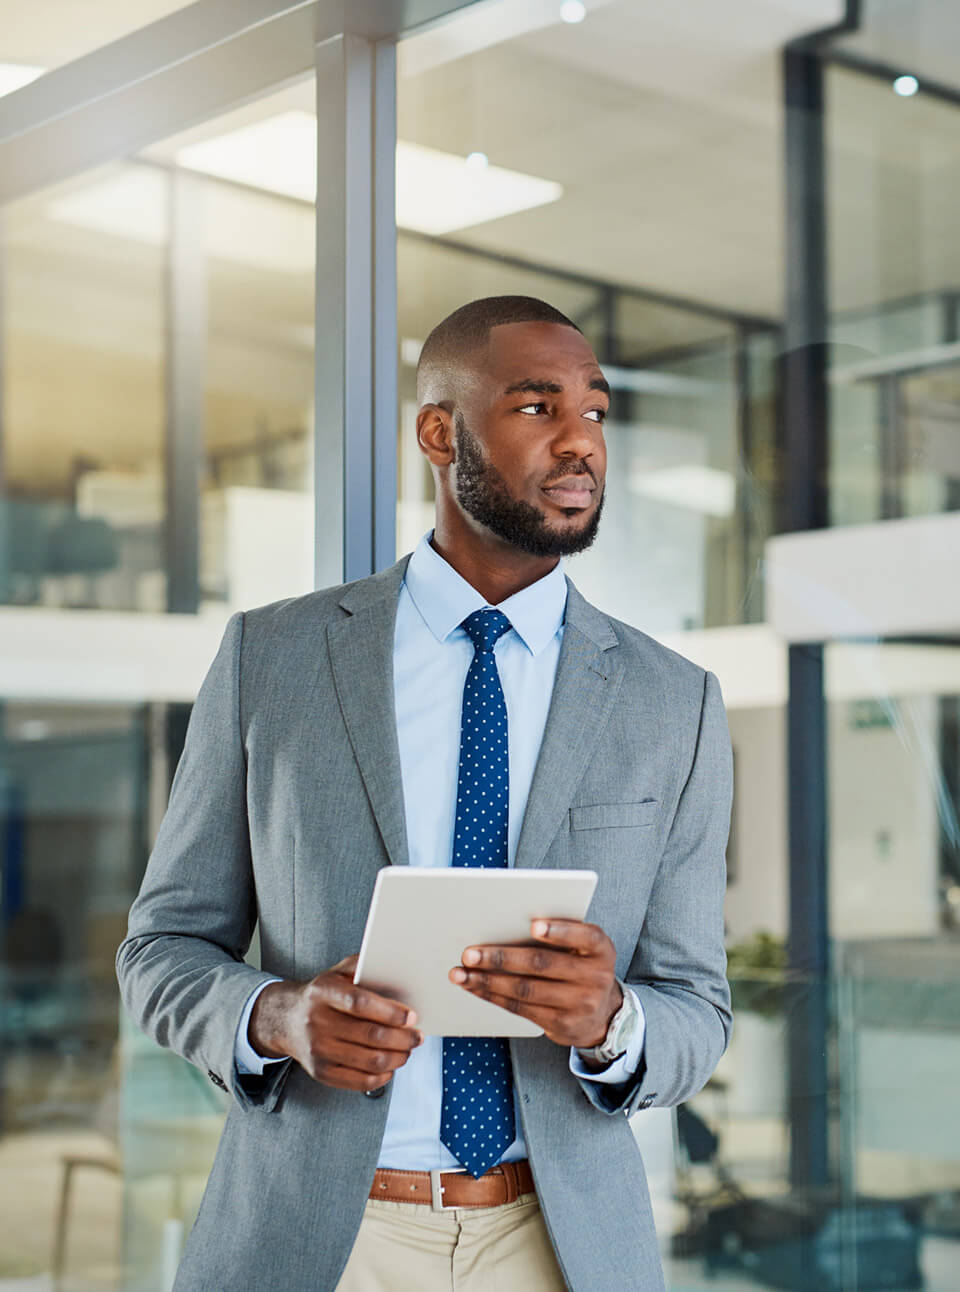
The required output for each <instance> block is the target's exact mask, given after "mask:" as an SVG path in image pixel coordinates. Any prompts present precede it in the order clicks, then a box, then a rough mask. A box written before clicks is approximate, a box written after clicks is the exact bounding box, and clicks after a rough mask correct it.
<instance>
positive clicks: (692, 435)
mask: <svg viewBox="0 0 960 1292" xmlns="http://www.w3.org/2000/svg"><path fill="white" fill-rule="evenodd" d="M498 12H499V14H500V17H501V18H502V22H501V23H499V24H498V25H497V28H496V32H497V34H496V37H495V38H494V39H491V31H492V28H491V27H489V26H486V27H484V26H482V24H481V23H480V19H479V16H477V15H469V14H467V15H464V16H463V17H462V18H459V19H454V20H451V21H450V22H449V23H448V24H447V26H446V27H444V28H440V29H437V30H436V31H434V32H432V33H430V32H428V33H426V34H424V35H420V36H415V37H413V38H412V39H410V40H408V41H406V42H404V43H403V44H402V45H401V47H400V50H399V60H400V61H399V67H400V79H399V91H398V131H399V140H398V150H397V188H398V203H397V212H398V223H399V225H400V233H399V240H398V264H399V284H400V291H399V298H400V320H399V326H400V336H401V363H402V365H403V366H402V370H401V409H400V439H399V461H400V472H399V507H398V550H399V551H401V552H403V551H408V550H410V548H412V547H413V546H414V545H415V544H416V542H417V540H418V539H419V538H420V536H421V535H422V534H423V533H424V532H425V530H426V529H427V528H428V527H429V525H430V523H431V522H430V518H431V515H432V507H431V504H432V481H431V478H430V474H429V471H428V470H427V469H426V467H425V463H424V461H423V460H422V457H421V455H420V454H419V450H418V449H417V446H416V441H415V437H414V435H413V419H414V417H415V413H416V406H415V391H414V384H413V378H414V367H415V364H416V359H417V356H418V353H419V345H420V344H421V343H422V341H423V340H424V338H425V336H426V334H427V332H428V331H429V330H430V328H432V327H433V326H434V325H435V324H436V323H438V322H439V321H440V320H441V319H442V318H444V317H445V316H446V315H447V314H448V313H450V312H451V311H452V310H453V309H455V308H456V307H457V306H459V305H462V304H463V303H464V302H466V301H468V300H470V299H472V298H475V297H478V296H485V295H497V294H519V295H532V296H538V297H541V298H543V299H545V300H547V301H548V302H550V303H551V304H553V305H555V306H556V307H557V308H558V309H560V310H562V311H564V312H565V313H567V315H568V316H569V317H570V318H571V319H572V320H573V321H574V322H575V323H576V324H577V325H578V326H579V327H581V329H582V330H583V332H584V334H585V335H586V336H587V338H588V339H589V340H590V341H591V343H592V345H593V347H594V349H595V351H596V353H597V356H598V358H599V360H600V362H601V365H602V366H603V367H604V370H605V372H606V374H607V377H608V379H609V381H610V383H611V386H612V387H613V390H614V396H615V398H614V402H613V407H612V410H611V416H610V418H609V420H608V421H607V444H608V454H609V470H608V475H607V486H606V504H605V511H604V521H603V525H602V526H601V529H600V534H599V537H598V539H597V542H596V544H595V546H594V547H593V548H592V549H590V550H589V551H588V552H586V553H584V554H582V555H580V556H578V557H576V558H574V559H572V560H571V562H570V574H571V576H572V577H573V578H574V580H575V581H576V582H577V584H578V586H579V587H580V588H581V590H582V591H584V592H585V593H586V595H588V596H590V597H592V598H593V599H595V600H597V601H598V602H599V603H600V604H601V605H603V606H604V607H605V608H606V609H608V610H609V611H610V612H611V613H613V614H615V615H617V616H619V617H621V618H623V619H625V620H627V621H629V622H631V623H636V624H640V625H642V626H643V627H644V628H645V629H647V630H649V631H651V632H654V633H657V632H675V631H683V630H685V629H691V628H702V627H708V626H716V625H726V624H738V623H743V622H752V621H755V620H757V619H760V618H762V595H761V588H760V581H759V580H758V579H757V577H756V562H757V559H758V555H759V552H760V551H761V549H762V543H763V540H764V538H765V537H766V536H767V535H768V534H769V533H770V532H771V530H772V526H773V496H774V495H773V492H772V490H771V489H770V488H765V487H762V486H761V487H758V484H757V482H758V481H759V480H761V479H762V478H763V476H764V473H765V472H766V473H767V477H768V484H769V473H770V471H771V469H772V467H773V465H774V464H773V463H772V460H771V454H770V452H769V445H770V420H771V416H772V412H771V410H772V383H773V374H772V363H773V359H774V356H775V346H774V345H773V343H772V339H773V338H774V337H775V336H776V335H777V331H776V324H775V321H774V318H773V309H774V306H775V301H776V297H777V282H776V274H777V272H778V265H777V258H776V250H775V230H776V219H777V215H776V209H775V206H774V205H773V203H772V202H771V203H770V204H769V205H764V204H763V203H757V202H756V201H753V200H751V201H750V202H746V201H742V200H740V198H739V197H738V196H737V192H736V186H735V184H734V185H728V184H727V182H726V181H724V184H723V185H722V186H719V185H717V184H715V183H714V182H713V179H715V178H716V177H717V176H718V175H719V174H720V170H721V167H730V168H733V169H734V171H736V172H738V173H739V172H743V173H744V179H745V180H746V172H747V171H751V178H752V179H758V180H759V182H760V183H761V185H762V186H763V188H764V190H766V189H767V188H768V187H769V185H770V184H771V182H772V173H771V172H770V171H769V170H768V169H765V168H764V163H763V162H761V163H759V164H758V163H756V162H755V161H754V160H753V158H752V157H751V155H750V152H749V147H750V145H749V144H748V142H747V140H748V137H749V134H750V132H749V131H748V130H745V128H744V126H743V123H742V122H740V121H739V120H738V118H737V113H736V105H735V104H734V103H733V102H732V101H731V100H730V99H728V98H727V97H726V96H723V95H721V96H719V98H718V100H715V101H712V102H711V107H710V119H711V122H713V123H714V126H715V132H714V133H715V141H713V140H712V141H711V142H709V143H708V140H707V137H706V134H705V133H704V128H705V123H704V119H703V118H702V117H701V115H700V111H699V109H698V108H697V107H696V106H695V105H694V103H692V102H691V101H690V97H689V96H690V93H691V86H690V85H689V84H687V85H685V86H684V87H682V89H678V90H677V92H675V93H669V92H667V91H666V89H665V87H664V86H662V85H658V84H655V83H654V81H655V79H656V78H652V77H651V73H650V69H649V67H647V68H641V66H640V64H638V63H637V62H636V61H635V60H631V59H630V58H628V57H627V56H626V52H625V51H626V50H627V49H629V48H631V42H636V43H635V48H644V47H647V46H649V43H650V40H651V25H652V26H653V29H654V30H656V31H657V34H658V36H660V37H662V38H663V39H664V40H666V41H667V42H668V43H669V44H670V45H671V48H674V49H676V50H679V48H680V47H681V46H682V47H683V48H685V49H689V47H690V45H691V40H690V33H689V32H685V33H683V34H682V35H681V33H680V32H679V31H678V30H675V29H671V30H670V32H669V34H667V33H665V32H662V31H659V29H658V28H657V27H656V24H652V19H651V15H649V14H647V13H643V14H641V12H640V11H638V10H637V9H636V6H633V5H629V4H625V3H616V2H615V3H612V4H607V5H603V6H600V7H598V8H597V9H596V11H595V12H594V11H593V10H591V11H590V12H589V14H588V16H587V20H586V21H584V22H582V23H579V24H572V23H568V22H564V21H561V18H560V6H558V7H557V11H556V13H553V12H551V13H550V15H549V16H547V14H546V11H544V12H543V14H542V15H541V16H540V17H539V18H538V19H537V20H536V21H535V20H534V19H533V17H532V16H531V15H530V14H527V15H526V18H525V19H524V20H523V21H521V19H520V16H519V11H518V10H516V9H514V10H512V11H510V12H509V13H508V12H507V11H506V10H505V9H504V8H503V7H501V9H500V10H499V11H498ZM692 43H693V44H694V45H697V44H698V42H697V41H696V40H694V41H693V42H692ZM702 53H703V51H701V55H702ZM757 111H758V112H759V113H761V114H766V115H767V117H768V118H769V121H770V124H771V127H772V124H773V121H774V116H775V111H774V100H773V98H772V95H768V96H766V98H765V99H764V96H762V95H760V96H758V102H757ZM518 122H523V129H522V130H518V129H517V123H518ZM718 123H722V125H721V124H718ZM711 152H712V153H713V154H716V153H718V152H719V153H722V157H723V161H722V163H721V162H720V161H719V160H718V158H717V156H716V155H714V156H712V157H711ZM668 159H669V160H668ZM758 171H759V175H758V174H757V172H758ZM653 176H655V177H656V179H655V182H653V181H652V177H653ZM711 177H713V179H712V178H711ZM721 187H722V194H721V192H720V189H721ZM708 190H709V194H710V195H709V200H708V199H707V196H706V195H707V191H708ZM438 193H440V194H442V201H441V200H440V199H439V198H438V196H437V195H438ZM705 203H707V204H706V205H704V204H705ZM708 211H709V216H708V214H707V213H708ZM741 223H742V225H743V226H744V227H743V229H742V230H738V232H737V234H736V235H735V236H732V235H731V236H728V234H729V230H730V227H731V226H732V225H740V224H741ZM748 237H749V238H750V239H752V245H753V257H752V264H751V272H750V273H749V274H746V273H743V274H739V276H738V271H737V269H736V266H737V265H740V264H741V263H742V261H741V255H742V252H741V245H742V243H743V242H745V241H746V240H747V238H748ZM767 310H769V311H771V315H770V318H769V320H768V319H766V318H765V317H764V315H765V312H766V311H767ZM754 312H756V315H757V317H754V316H753V315H754ZM761 337H766V338H767V339H768V342H769V344H766V345H764V344H758V340H759V338H761ZM764 370H766V371H765V372H764ZM761 391H765V392H766V393H765V394H763V395H761Z"/></svg>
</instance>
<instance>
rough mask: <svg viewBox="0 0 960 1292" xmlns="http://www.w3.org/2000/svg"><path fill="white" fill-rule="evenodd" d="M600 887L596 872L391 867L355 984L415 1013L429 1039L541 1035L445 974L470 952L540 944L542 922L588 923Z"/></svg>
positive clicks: (371, 917)
mask: <svg viewBox="0 0 960 1292" xmlns="http://www.w3.org/2000/svg"><path fill="white" fill-rule="evenodd" d="M596 886H597V876H596V872H595V871H592V870H509V869H503V870H499V869H498V870H493V869H484V868H480V867H478V868H476V869H474V868H471V867H467V866H451V867H445V868H443V869H434V868H433V867H430V866H385V867H384V868H383V869H382V870H381V871H380V873H379V874H378V876H377V883H376V887H375V888H374V890H373V900H372V901H371V903H370V912H369V914H368V915H367V927H366V929H365V930H364V934H363V942H362V943H361V946H360V959H359V963H358V964H357V971H356V973H355V974H354V979H353V980H354V982H355V983H360V984H362V985H363V986H365V987H370V988H371V989H372V990H373V991H376V992H379V993H380V995H382V996H390V997H391V998H393V999H394V1000H402V1001H403V1003H404V1004H405V1005H409V1006H411V1007H412V1008H413V1009H415V1010H416V1011H417V1014H418V1016H419V1021H418V1023H417V1026H418V1027H419V1028H420V1030H421V1031H422V1032H423V1034H424V1035H425V1036H540V1035H541V1034H542V1032H543V1029H542V1028H541V1027H538V1026H537V1024H536V1023H531V1022H530V1020H529V1019H526V1018H521V1017H520V1016H519V1015H517V1014H513V1013H511V1012H510V1010H506V1009H501V1007H500V1006H499V1005H494V1004H491V1002H490V1001H488V1000H481V999H480V998H479V997H478V996H474V995H472V994H471V993H470V992H468V991H465V990H464V989H463V987H459V986H458V985H457V984H456V983H454V982H451V981H450V979H449V977H448V976H447V975H448V974H449V972H450V970H451V969H453V968H454V966H455V965H458V964H460V957H461V955H462V954H463V952H464V950H465V948H466V947H468V946H474V945H479V944H481V943H527V944H528V945H535V943H534V942H533V940H532V939H531V937H530V921H531V920H533V919H536V918H537V917H538V916H542V917H545V918H550V917H553V918H555V919H571V920H582V919H583V918H584V916H585V915H586V912H587V907H588V906H589V905H590V899H591V897H592V896H593V890H594V889H595V888H596Z"/></svg>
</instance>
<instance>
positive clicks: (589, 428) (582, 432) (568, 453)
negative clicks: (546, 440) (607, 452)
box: [552, 412, 604, 466]
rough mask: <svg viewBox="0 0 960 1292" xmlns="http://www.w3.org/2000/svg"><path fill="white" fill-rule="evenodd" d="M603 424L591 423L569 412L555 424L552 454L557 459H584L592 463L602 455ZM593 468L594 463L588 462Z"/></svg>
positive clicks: (575, 413)
mask: <svg viewBox="0 0 960 1292" xmlns="http://www.w3.org/2000/svg"><path fill="white" fill-rule="evenodd" d="M603 446H604V441H603V423H602V422H591V421H588V420H587V418H585V417H581V416H580V414H579V413H578V412H571V413H569V414H568V415H567V416H566V417H563V418H561V419H560V420H559V421H558V423H557V431H556V434H555V436H554V439H553V446H552V447H553V452H554V455H555V456H556V457H558V458H585V459H587V461H588V462H590V459H591V458H593V459H594V461H596V459H597V458H598V456H599V455H600V454H601V453H602V451H603ZM590 465H591V466H593V465H594V462H590Z"/></svg>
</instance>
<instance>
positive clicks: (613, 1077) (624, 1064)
mask: <svg viewBox="0 0 960 1292" xmlns="http://www.w3.org/2000/svg"><path fill="white" fill-rule="evenodd" d="M622 986H623V990H624V992H630V997H631V999H632V1001H633V1003H634V1006H635V1008H636V1011H637V1026H636V1028H635V1029H634V1033H633V1036H631V1038H630V1044H629V1045H628V1046H627V1050H626V1053H625V1054H621V1055H620V1057H619V1058H618V1059H614V1060H613V1062H612V1063H608V1064H607V1066H606V1067H605V1068H588V1067H587V1065H586V1064H585V1063H584V1061H583V1060H582V1059H581V1057H580V1052H579V1050H577V1049H575V1048H574V1047H572V1046H571V1048H570V1071H571V1072H572V1073H573V1075H574V1076H575V1077H582V1078H584V1079H586V1080H587V1081H599V1082H600V1083H601V1084H604V1085H617V1084H619V1083H621V1082H624V1081H627V1080H629V1078H630V1077H632V1076H633V1075H634V1073H635V1072H636V1071H637V1069H638V1068H639V1067H640V1058H641V1056H642V1054H643V1041H644V1034H645V1032H646V1019H645V1018H644V1014H643V1006H642V1005H641V1004H640V998H639V997H638V996H637V993H636V992H635V991H632V990H631V989H630V988H629V987H628V986H627V985H626V983H623V984H622Z"/></svg>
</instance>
